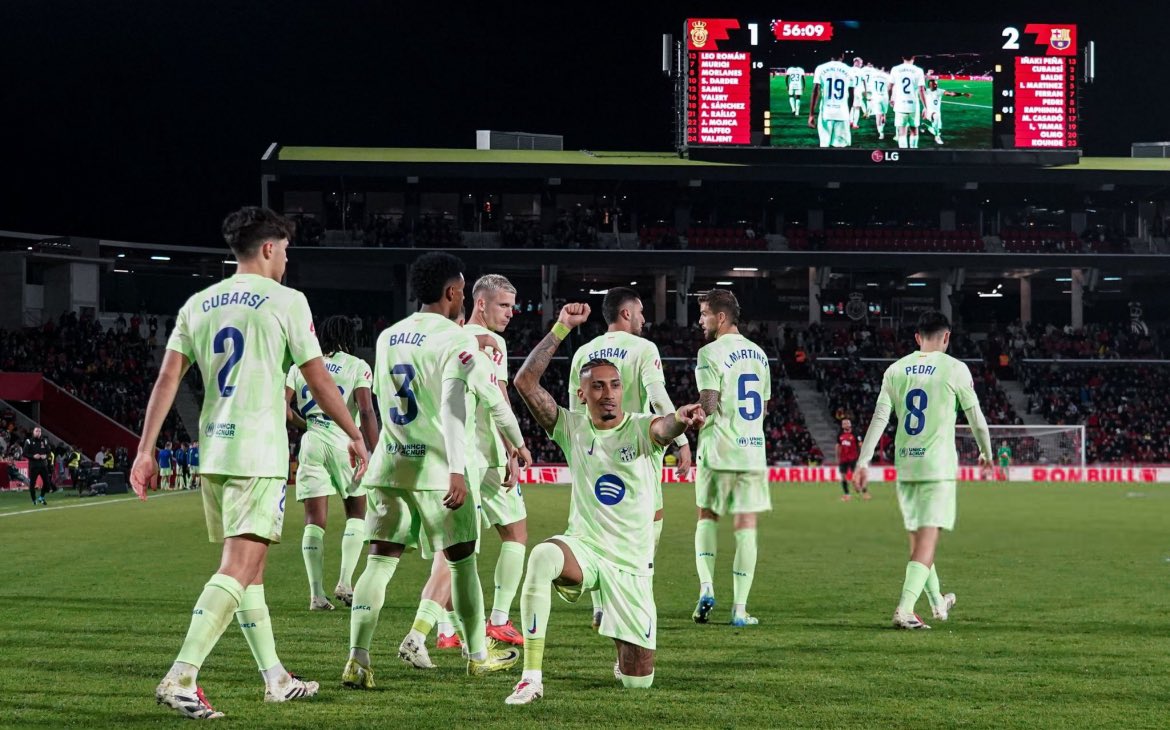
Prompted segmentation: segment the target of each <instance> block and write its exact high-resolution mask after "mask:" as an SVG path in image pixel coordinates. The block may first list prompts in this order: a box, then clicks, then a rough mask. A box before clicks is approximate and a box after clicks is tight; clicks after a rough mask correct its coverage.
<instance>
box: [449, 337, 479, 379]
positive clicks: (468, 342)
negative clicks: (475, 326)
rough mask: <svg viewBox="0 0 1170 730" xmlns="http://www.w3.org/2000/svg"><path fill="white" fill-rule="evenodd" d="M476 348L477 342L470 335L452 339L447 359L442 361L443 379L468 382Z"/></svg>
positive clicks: (477, 346) (473, 366) (477, 347)
mask: <svg viewBox="0 0 1170 730" xmlns="http://www.w3.org/2000/svg"><path fill="white" fill-rule="evenodd" d="M478 350H479V345H478V343H477V342H476V341H475V339H474V338H472V337H471V336H470V335H468V336H467V337H459V338H456V339H454V340H452V342H451V349H450V351H449V352H448V353H447V360H446V361H445V362H444V363H443V380H444V381H446V380H462V381H463V382H464V383H468V382H469V381H470V378H471V371H472V370H473V369H474V368H475V353H476V352H477V351H478Z"/></svg>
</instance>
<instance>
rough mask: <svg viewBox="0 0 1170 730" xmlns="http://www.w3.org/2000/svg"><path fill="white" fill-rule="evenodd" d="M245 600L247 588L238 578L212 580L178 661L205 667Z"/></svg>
mask: <svg viewBox="0 0 1170 730" xmlns="http://www.w3.org/2000/svg"><path fill="white" fill-rule="evenodd" d="M243 597H244V587H243V586H242V585H240V582H239V581H238V580H236V579H235V578H232V577H231V576H229V575H223V574H222V573H216V574H215V575H213V576H211V580H209V581H207V583H206V584H205V585H204V586H203V592H202V593H200V594H199V600H198V601H196V602H195V610H193V611H192V612H191V625H190V627H189V628H188V629H187V638H186V639H184V640H183V647H182V648H181V649H179V656H178V657H176V659H175V661H176V662H183V663H184V664H190V665H191V666H193V667H195V668H199V667H201V666H202V665H203V660H204V659H206V658H207V655H208V654H210V653H211V650H212V649H213V648H214V647H215V642H217V641H219V637H220V636H222V635H223V632H224V629H226V628H227V626H228V624H229V623H231V620H232V615H233V614H234V613H235V612H236V608H237V607H239V605H240V601H241V600H243Z"/></svg>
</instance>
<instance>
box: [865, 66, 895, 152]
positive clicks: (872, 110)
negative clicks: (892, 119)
mask: <svg viewBox="0 0 1170 730" xmlns="http://www.w3.org/2000/svg"><path fill="white" fill-rule="evenodd" d="M866 66H867V67H868V69H869V76H868V88H867V89H866V96H867V97H868V98H869V116H870V118H872V119H873V120H874V124H875V125H876V126H877V133H878V139H885V138H886V113H887V112H888V111H889V110H890V92H889V88H890V75H889V74H888V73H886V67H885V66H882V67H880V68H876V69H875V68H873V64H868V63H867V64H866Z"/></svg>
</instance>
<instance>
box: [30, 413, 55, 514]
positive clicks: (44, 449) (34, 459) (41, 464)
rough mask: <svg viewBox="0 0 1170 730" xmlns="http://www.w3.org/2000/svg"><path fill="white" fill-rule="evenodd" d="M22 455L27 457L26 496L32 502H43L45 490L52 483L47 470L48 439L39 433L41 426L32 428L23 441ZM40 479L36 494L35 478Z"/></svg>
mask: <svg viewBox="0 0 1170 730" xmlns="http://www.w3.org/2000/svg"><path fill="white" fill-rule="evenodd" d="M24 455H25V457H26V458H27V459H28V496H29V497H30V498H32V501H33V504H45V492H47V491H49V488H50V487H52V485H53V477H52V473H51V472H50V471H49V439H47V438H45V437H44V435H43V434H42V433H41V427H40V426H37V427H35V428H33V432H32V436H30V437H29V438H27V439H26V440H25V442H24ZM38 478H40V480H41V494H40V497H39V498H38V497H37V496H36V491H35V490H36V486H37V479H38Z"/></svg>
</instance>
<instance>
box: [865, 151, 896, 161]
mask: <svg viewBox="0 0 1170 730" xmlns="http://www.w3.org/2000/svg"><path fill="white" fill-rule="evenodd" d="M869 159H871V160H873V161H874V162H897V161H898V153H897V152H896V151H894V150H888V151H882V150H874V151H873V152H872V153H870V155H869Z"/></svg>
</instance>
